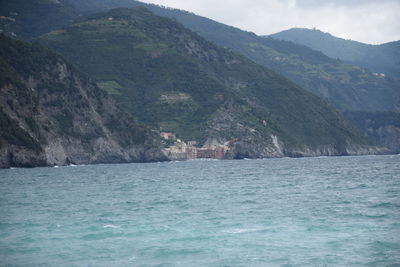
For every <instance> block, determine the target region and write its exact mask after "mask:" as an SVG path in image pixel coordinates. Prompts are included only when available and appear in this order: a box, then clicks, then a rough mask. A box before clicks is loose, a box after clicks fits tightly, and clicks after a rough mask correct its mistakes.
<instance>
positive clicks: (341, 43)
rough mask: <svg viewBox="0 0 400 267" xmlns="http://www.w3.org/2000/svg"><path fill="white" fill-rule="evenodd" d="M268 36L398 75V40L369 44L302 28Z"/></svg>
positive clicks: (376, 70) (373, 69)
mask: <svg viewBox="0 0 400 267" xmlns="http://www.w3.org/2000/svg"><path fill="white" fill-rule="evenodd" d="M271 37H273V38H277V39H280V40H285V41H291V42H294V43H297V44H302V45H305V46H308V47H311V48H312V49H314V50H317V51H321V52H322V53H324V54H325V55H327V56H329V57H331V58H338V59H340V60H342V61H344V62H348V63H351V64H354V65H357V66H360V67H362V68H367V69H369V70H371V71H372V72H374V73H379V74H381V73H383V74H385V75H391V76H393V77H397V78H398V77H400V41H396V42H390V43H384V44H381V45H370V44H364V43H361V42H356V41H352V40H345V39H342V38H338V37H335V36H333V35H331V34H329V33H325V32H322V31H320V30H317V29H312V30H311V29H304V28H293V29H289V30H286V31H282V32H279V33H276V34H272V35H271Z"/></svg>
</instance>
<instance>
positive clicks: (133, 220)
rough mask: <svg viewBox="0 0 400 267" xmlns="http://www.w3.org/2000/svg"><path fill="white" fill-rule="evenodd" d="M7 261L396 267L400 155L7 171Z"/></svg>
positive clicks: (0, 204) (3, 193)
mask: <svg viewBox="0 0 400 267" xmlns="http://www.w3.org/2000/svg"><path fill="white" fill-rule="evenodd" d="M0 261H1V262H0V265H1V266H7V265H10V266H24V265H26V266H292V265H293V266H360V265H362V266H365V265H367V266H368V265H369V266H390V265H393V266H400V156H398V155H395V156H365V157H331V158H300V159H268V160H242V161H189V162H171V163H151V164H121V165H93V166H70V167H59V168H36V169H11V170H0Z"/></svg>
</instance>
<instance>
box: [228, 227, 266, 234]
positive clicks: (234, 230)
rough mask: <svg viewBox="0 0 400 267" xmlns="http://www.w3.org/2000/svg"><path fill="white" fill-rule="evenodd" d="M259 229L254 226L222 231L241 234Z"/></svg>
mask: <svg viewBox="0 0 400 267" xmlns="http://www.w3.org/2000/svg"><path fill="white" fill-rule="evenodd" d="M257 231H260V229H256V228H243V229H232V230H224V231H222V232H224V233H228V234H242V233H250V232H257Z"/></svg>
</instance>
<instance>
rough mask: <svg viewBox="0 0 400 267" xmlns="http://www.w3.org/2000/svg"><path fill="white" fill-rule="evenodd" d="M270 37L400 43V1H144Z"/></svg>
mask: <svg viewBox="0 0 400 267" xmlns="http://www.w3.org/2000/svg"><path fill="white" fill-rule="evenodd" d="M141 1H142V2H146V3H153V4H158V5H163V6H167V7H173V8H179V9H184V10H187V11H191V12H194V13H196V14H197V15H201V16H204V17H208V18H211V19H213V20H216V21H219V22H222V23H224V24H228V25H231V26H235V27H238V28H240V29H242V30H246V31H252V32H254V33H256V34H258V35H269V34H273V33H276V32H279V31H283V30H287V29H290V28H314V27H315V28H317V29H319V30H321V31H324V32H329V33H331V34H332V35H334V36H337V37H341V38H344V39H351V40H355V41H359V42H363V43H368V44H380V43H385V42H390V41H397V40H400V0H224V1H218V0H141Z"/></svg>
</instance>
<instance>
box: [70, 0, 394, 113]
mask: <svg viewBox="0 0 400 267" xmlns="http://www.w3.org/2000/svg"><path fill="white" fill-rule="evenodd" d="M66 1H67V2H68V3H70V4H71V5H73V6H74V7H75V8H77V9H78V10H80V11H81V12H97V11H99V10H109V9H111V8H115V7H131V6H142V7H146V8H148V9H149V10H151V11H152V12H154V13H155V14H157V15H160V16H166V17H169V18H173V19H175V20H177V21H178V22H180V23H182V24H183V25H184V26H185V27H187V28H189V29H191V30H193V31H195V32H196V33H198V34H199V35H201V36H202V37H204V38H205V39H207V40H209V41H211V42H213V43H215V44H217V45H220V46H222V47H226V48H229V49H232V50H233V51H236V52H238V53H240V54H242V55H244V56H246V57H247V58H249V59H251V60H253V61H254V62H256V63H258V64H260V65H263V66H265V67H268V68H269V69H272V70H274V71H276V72H278V73H280V74H282V75H284V76H285V77H287V78H289V79H290V80H292V81H293V82H295V83H297V84H299V85H300V86H302V87H303V88H305V89H307V90H309V91H311V92H313V93H315V94H317V95H318V96H321V97H323V98H325V99H326V100H327V101H328V102H329V103H331V104H332V105H333V106H334V107H336V108H338V109H339V110H342V111H345V110H363V111H393V110H400V82H399V80H397V79H394V78H389V77H381V76H375V75H373V73H372V72H369V71H366V70H363V69H362V68H360V67H355V66H353V65H349V64H345V63H343V62H342V61H339V60H335V59H332V58H329V57H328V56H325V55H324V54H322V53H321V52H319V51H315V50H312V49H310V48H309V47H306V46H303V45H299V44H295V43H292V42H285V41H281V40H277V39H273V38H264V37H261V36H257V35H255V34H254V33H250V32H246V31H242V30H240V29H237V28H234V27H231V26H227V25H224V24H222V23H218V22H215V21H213V20H210V19H208V18H204V17H201V16H197V15H195V14H193V13H190V12H186V11H183V10H177V9H170V8H163V7H160V6H156V5H151V4H145V3H141V2H139V1H135V0H119V1H109V0H87V1H85V2H82V1H78V0H66ZM397 58H398V57H397Z"/></svg>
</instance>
